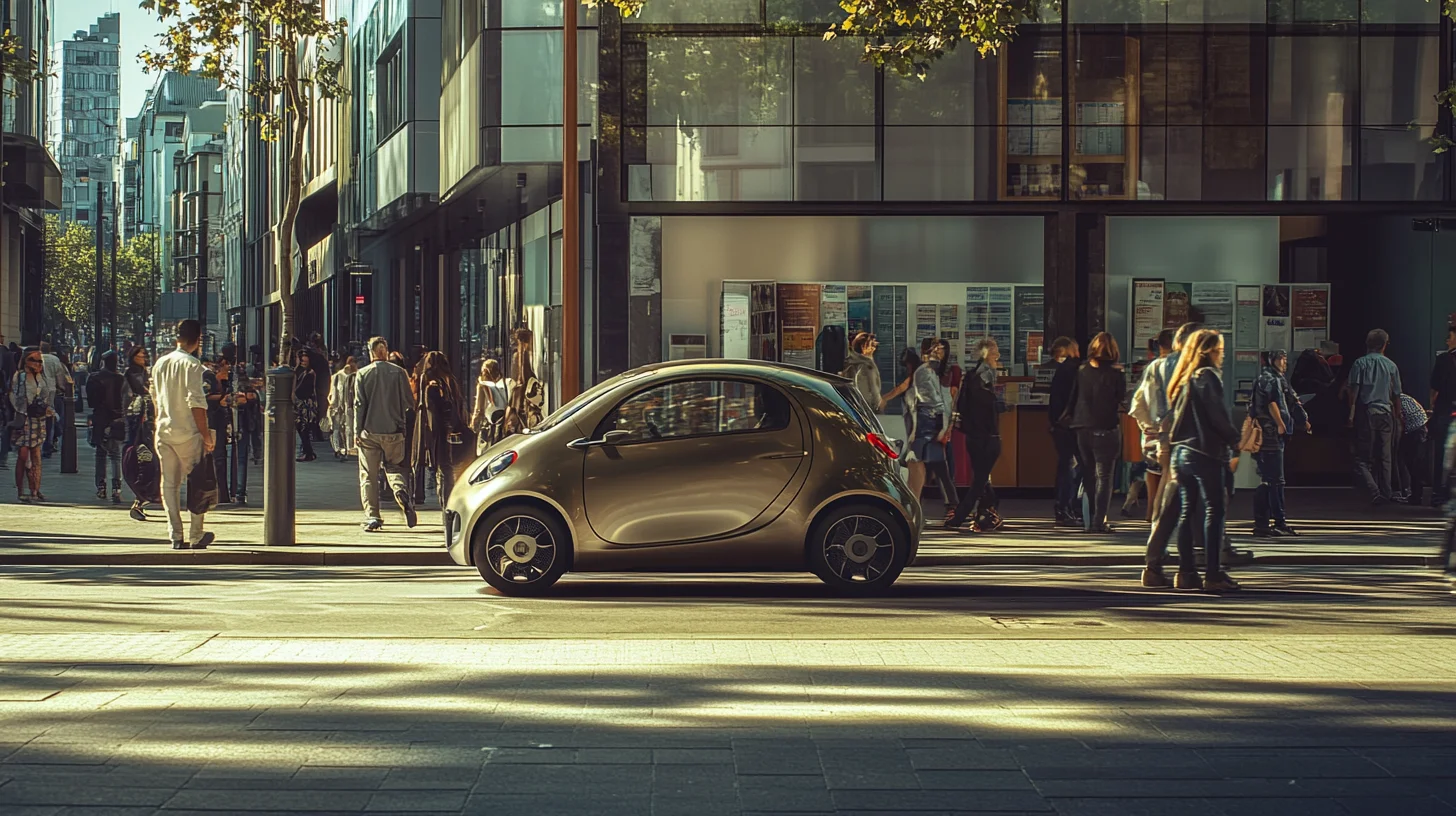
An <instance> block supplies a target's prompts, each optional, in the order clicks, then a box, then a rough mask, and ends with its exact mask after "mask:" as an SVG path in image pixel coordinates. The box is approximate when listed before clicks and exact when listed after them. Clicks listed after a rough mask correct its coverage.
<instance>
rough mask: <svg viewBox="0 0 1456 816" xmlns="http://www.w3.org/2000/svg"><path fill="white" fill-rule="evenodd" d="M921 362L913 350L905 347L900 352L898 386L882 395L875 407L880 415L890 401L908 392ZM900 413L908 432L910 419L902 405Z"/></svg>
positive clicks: (917, 353)
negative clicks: (900, 374) (900, 375)
mask: <svg viewBox="0 0 1456 816" xmlns="http://www.w3.org/2000/svg"><path fill="white" fill-rule="evenodd" d="M923 362H924V361H923V360H921V359H920V352H918V351H916V350H915V349H913V348H908V347H907V348H906V349H905V350H904V351H902V352H900V371H901V372H902V374H903V376H902V377H901V379H900V384H899V385H897V386H895V387H894V388H892V389H890V393H888V394H886V395H884V396H883V397H880V404H879V405H878V406H877V407H878V410H879V411H880V412H881V413H883V412H884V410H885V407H886V406H888V405H889V404H890V401H891V400H893V399H895V398H896V397H899V396H903V395H904V394H905V392H906V391H908V390H910V383H912V382H914V380H915V372H916V371H918V370H920V365H921V364H922V363H923ZM900 413H901V414H902V415H904V417H905V429H906V431H907V432H908V431H909V429H910V426H911V424H913V423H912V422H911V420H912V417H910V416H909V413H908V411H906V410H905V407H904V405H903V404H902V405H901V407H900ZM907 435H908V433H907Z"/></svg>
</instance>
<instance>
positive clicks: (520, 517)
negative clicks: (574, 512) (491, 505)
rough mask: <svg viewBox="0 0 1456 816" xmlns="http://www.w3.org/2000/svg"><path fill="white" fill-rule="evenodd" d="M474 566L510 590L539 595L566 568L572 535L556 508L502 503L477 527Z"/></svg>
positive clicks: (489, 580)
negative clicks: (504, 504)
mask: <svg viewBox="0 0 1456 816" xmlns="http://www.w3.org/2000/svg"><path fill="white" fill-rule="evenodd" d="M471 547H472V554H473V559H474V561H475V568H476V569H478V570H480V577H482V578H484V579H485V582H486V583H488V584H490V585H491V586H493V587H495V588H496V589H498V590H500V591H501V592H502V593H504V594H506V595H540V594H541V593H543V592H545V591H546V590H547V589H549V588H550V587H551V585H552V584H554V583H556V580H557V579H558V578H560V577H561V576H562V575H563V574H565V573H566V568H567V566H569V564H570V561H571V540H570V538H569V537H568V536H567V533H566V527H565V525H563V524H562V523H561V519H559V518H557V516H556V514H555V513H552V512H550V511H549V510H545V509H543V508H540V507H534V506H531V505H511V506H507V507H502V508H500V509H498V510H496V511H494V512H492V513H491V514H490V515H488V516H486V517H485V518H484V519H483V520H482V521H481V522H480V523H479V524H477V525H476V527H475V535H474V540H473V541H472V543H471Z"/></svg>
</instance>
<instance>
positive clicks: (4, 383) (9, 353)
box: [0, 334, 17, 470]
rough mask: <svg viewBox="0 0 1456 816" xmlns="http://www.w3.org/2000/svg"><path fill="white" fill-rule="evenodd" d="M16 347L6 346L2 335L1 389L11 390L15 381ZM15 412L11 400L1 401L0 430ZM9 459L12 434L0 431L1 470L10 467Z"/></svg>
mask: <svg viewBox="0 0 1456 816" xmlns="http://www.w3.org/2000/svg"><path fill="white" fill-rule="evenodd" d="M14 345H15V344H14V343H11V344H10V345H9V346H7V345H5V335H3V334H0V387H3V388H5V389H9V388H10V381H11V380H13V379H15V366H16V360H17V357H16V355H15V351H14V350H13V349H12V346H14ZM5 393H7V394H8V393H10V392H9V391H8V390H7V391H6V392H5ZM14 410H15V408H14V406H12V405H11V404H10V400H8V399H0V429H3V428H4V427H5V423H7V422H9V421H10V417H12V416H14V414H13V413H12V412H13V411H14ZM9 458H10V433H9V432H8V431H3V430H0V470H4V469H5V468H7V467H9V465H7V464H6V460H7V459H9Z"/></svg>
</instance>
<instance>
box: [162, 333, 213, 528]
mask: <svg viewBox="0 0 1456 816" xmlns="http://www.w3.org/2000/svg"><path fill="white" fill-rule="evenodd" d="M201 338H202V324H200V323H198V322H197V321H196V320H184V321H182V322H181V323H178V324H177V348H176V350H174V351H172V352H171V353H169V354H166V355H163V357H162V358H161V359H160V360H158V361H157V364H156V365H154V366H152V400H153V402H154V403H155V404H156V411H157V454H158V456H159V458H160V459H161V462H162V507H164V508H165V509H166V510H167V532H168V534H169V535H170V536H171V539H172V549H174V550H187V549H192V550H205V549H207V545H208V544H211V543H212V540H213V538H214V536H213V534H212V533H207V532H203V530H202V518H203V517H202V516H201V515H198V514H197V513H191V512H189V515H190V516H191V524H190V525H189V527H188V530H187V535H186V536H185V537H184V536H183V531H182V502H183V494H182V485H183V483H184V482H186V481H187V475H188V474H189V473H191V472H192V468H193V467H194V466H196V465H197V462H198V460H200V459H201V458H202V454H204V453H212V449H213V447H214V441H213V437H212V432H211V431H209V430H208V428H207V397H206V396H205V395H204V394H203V391H202V361H201V360H199V359H197V357H196V356H194V355H195V353H196V352H197V347H198V346H199V345H200V342H201Z"/></svg>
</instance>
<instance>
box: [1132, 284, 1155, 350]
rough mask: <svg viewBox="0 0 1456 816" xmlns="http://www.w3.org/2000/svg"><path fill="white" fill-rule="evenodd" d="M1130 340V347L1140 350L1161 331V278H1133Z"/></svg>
mask: <svg viewBox="0 0 1456 816" xmlns="http://www.w3.org/2000/svg"><path fill="white" fill-rule="evenodd" d="M1129 314H1131V315H1132V338H1131V342H1130V345H1131V346H1133V347H1134V348H1142V347H1144V346H1145V345H1146V344H1147V342H1148V341H1149V340H1151V339H1153V338H1154V337H1157V336H1158V334H1159V333H1161V332H1162V331H1163V280H1162V278H1134V279H1133V282H1132V308H1131V310H1130V311H1129Z"/></svg>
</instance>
